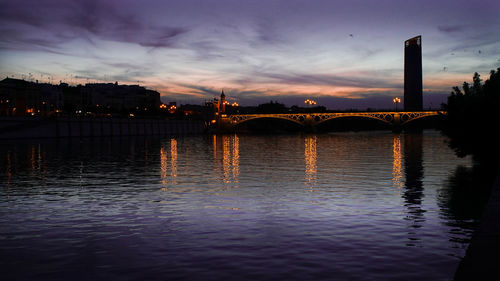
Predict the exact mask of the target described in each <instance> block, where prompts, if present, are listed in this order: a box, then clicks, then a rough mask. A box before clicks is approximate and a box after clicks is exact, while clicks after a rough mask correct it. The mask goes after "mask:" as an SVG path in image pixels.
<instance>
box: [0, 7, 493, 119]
mask: <svg viewBox="0 0 500 281" xmlns="http://www.w3.org/2000/svg"><path fill="white" fill-rule="evenodd" d="M499 15H500V1H498V0H479V1H471V0H452V1H449V0H445V1H440V0H433V1H428V0H419V1H405V0H376V1H370V0H364V1H361V0H345V1H344V0H342V1H339V0H179V1H178V0H165V1H156V0H141V1H136V0H14V1H11V0H0V79H3V78H4V77H14V78H20V79H26V80H32V81H36V80H38V81H39V82H49V83H59V82H60V81H63V82H66V83H69V84H85V83H95V82H99V83H101V82H109V83H111V82H112V83H114V82H116V81H117V82H118V83H120V84H140V85H142V86H145V87H147V88H149V89H153V90H156V91H158V92H160V94H161V97H162V100H163V101H164V102H170V101H176V102H178V103H182V104H184V103H191V104H201V103H202V102H203V101H204V100H208V99H212V98H214V97H216V96H217V95H219V94H220V92H221V90H224V93H225V94H226V96H227V99H228V100H229V101H231V102H233V101H236V102H238V103H239V104H241V105H257V104H259V103H264V102H269V101H270V100H273V101H278V102H281V103H285V104H286V105H288V106H291V105H294V104H298V105H303V102H304V100H305V99H307V98H309V99H315V100H316V101H317V102H318V105H324V106H326V107H327V108H330V109H347V108H359V109H364V108H368V107H370V108H387V107H391V106H393V104H392V98H394V97H401V98H402V97H403V63H404V41H405V40H407V39H409V38H411V37H414V36H417V35H421V36H422V56H423V58H422V64H423V84H424V85H423V87H424V107H426V108H427V107H433V108H437V107H439V105H440V103H441V102H444V101H445V100H446V96H447V95H449V93H450V92H451V88H452V87H453V86H457V85H461V84H462V83H463V82H464V81H470V80H472V75H473V73H474V72H478V73H480V74H481V75H482V78H483V79H487V77H488V76H489V72H490V70H492V69H496V68H498V67H500V32H499V30H500V16H499Z"/></svg>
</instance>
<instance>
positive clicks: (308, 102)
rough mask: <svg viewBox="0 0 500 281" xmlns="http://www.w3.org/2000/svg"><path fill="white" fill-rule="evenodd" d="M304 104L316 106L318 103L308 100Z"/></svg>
mask: <svg viewBox="0 0 500 281" xmlns="http://www.w3.org/2000/svg"><path fill="white" fill-rule="evenodd" d="M304 103H305V104H307V105H316V104H317V102H316V101H314V100H310V99H306V100H305V101H304Z"/></svg>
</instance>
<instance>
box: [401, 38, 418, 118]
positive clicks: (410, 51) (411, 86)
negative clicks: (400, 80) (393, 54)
mask: <svg viewBox="0 0 500 281" xmlns="http://www.w3.org/2000/svg"><path fill="white" fill-rule="evenodd" d="M404 64H405V81H404V109H405V110H406V111H418V110H422V109H423V97H422V37H421V36H416V37H413V38H411V39H408V40H406V41H405V62H404Z"/></svg>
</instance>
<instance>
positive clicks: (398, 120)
mask: <svg viewBox="0 0 500 281" xmlns="http://www.w3.org/2000/svg"><path fill="white" fill-rule="evenodd" d="M439 115H446V112H445V111H411V112H345V113H285V114H234V115H229V116H226V117H223V118H221V121H222V123H224V124H225V125H226V126H229V127H234V126H237V125H239V124H241V123H244V122H246V121H249V120H254V119H261V118H275V119H283V120H287V121H291V122H294V123H296V124H299V125H302V126H309V127H314V126H316V125H318V124H321V123H323V122H325V121H329V120H333V119H337V118H344V117H362V118H370V119H375V120H378V121H381V122H383V123H386V124H389V125H392V126H403V125H405V124H407V123H409V122H411V121H414V120H417V119H420V118H425V117H430V116H439Z"/></svg>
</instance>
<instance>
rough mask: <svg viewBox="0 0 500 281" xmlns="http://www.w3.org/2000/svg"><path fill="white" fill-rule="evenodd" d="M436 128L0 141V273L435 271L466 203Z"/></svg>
mask: <svg viewBox="0 0 500 281" xmlns="http://www.w3.org/2000/svg"><path fill="white" fill-rule="evenodd" d="M445 141H446V139H445V138H444V137H442V136H441V135H440V134H439V133H437V132H433V131H426V132H424V133H423V134H392V133H388V132H369V133H335V134H321V135H278V136H260V135H259V136H254V135H212V136H194V137H193V136H191V137H168V138H161V139H153V138H148V139H145V138H131V139H112V140H99V139H94V140H92V139H86V140H82V141H80V140H76V139H73V140H64V141H63V140H60V141H55V140H42V141H33V140H31V141H22V142H15V143H13V142H3V143H2V145H1V148H0V159H1V161H0V162H1V163H0V165H1V166H0V188H1V189H0V192H1V195H2V196H1V197H0V249H1V250H0V251H1V256H0V262H1V268H2V269H1V271H2V275H3V276H6V277H7V279H21V280H23V279H26V280H46V279H50V280H114V279H120V280H167V279H171V280H278V279H283V280H450V279H452V277H453V273H454V271H455V269H456V267H457V265H458V262H459V261H460V259H461V257H463V255H464V253H465V249H466V247H467V243H468V241H469V239H470V236H471V233H472V229H473V227H474V225H475V223H476V218H477V216H474V215H469V214H464V213H463V212H462V213H460V212H457V210H460V209H461V207H462V206H458V207H457V205H456V202H457V200H455V199H454V198H453V197H454V192H453V191H452V190H453V184H454V183H453V182H454V179H455V178H456V177H457V174H456V173H457V171H458V172H459V171H461V170H463V169H467V167H470V166H471V160H470V159H468V158H465V159H459V158H457V157H456V156H455V155H454V153H453V151H451V150H450V149H449V148H448V147H447V145H446V143H445ZM461 204H463V203H461ZM476 213H480V212H476Z"/></svg>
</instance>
